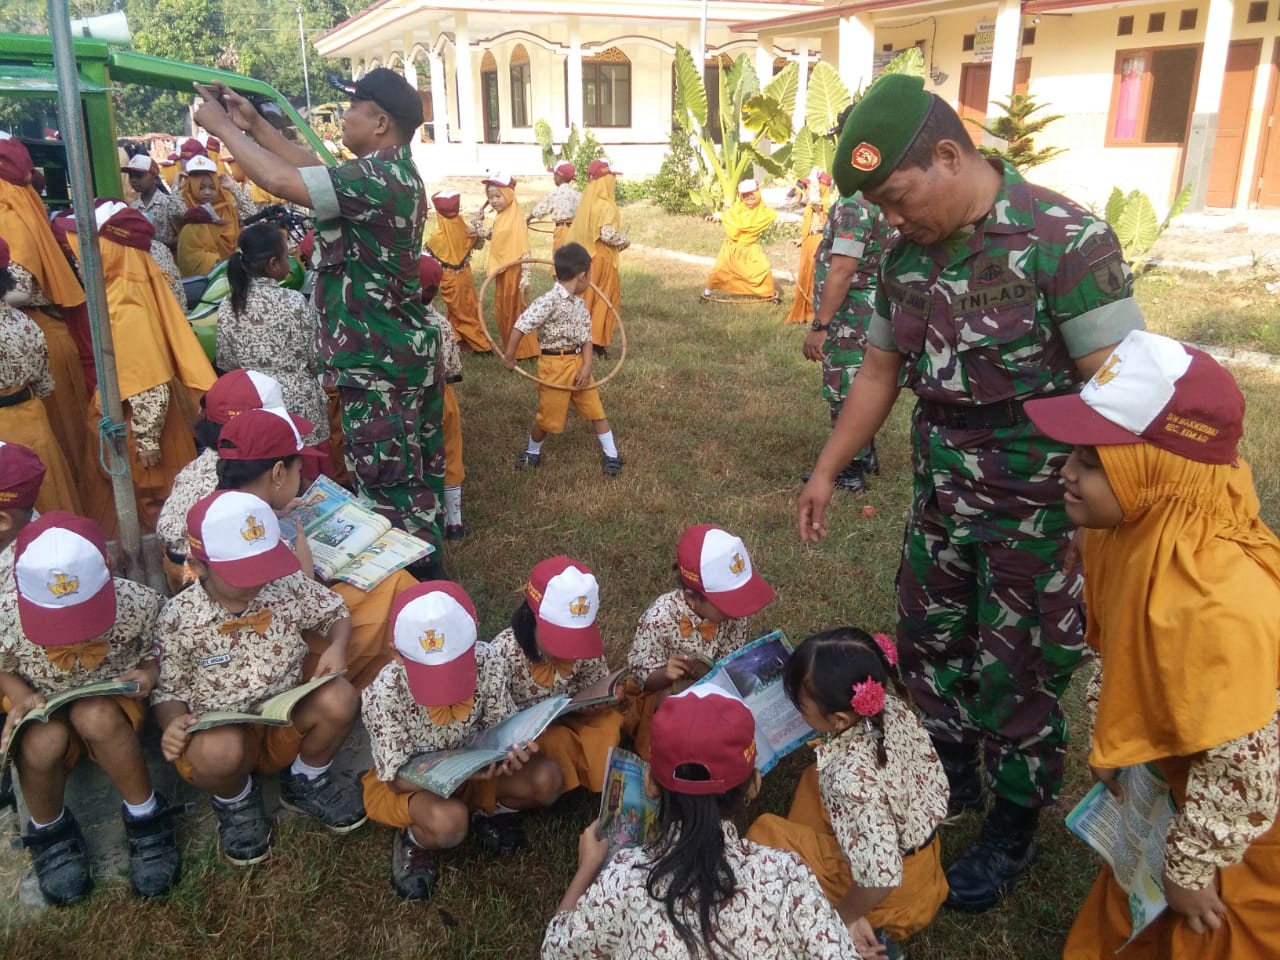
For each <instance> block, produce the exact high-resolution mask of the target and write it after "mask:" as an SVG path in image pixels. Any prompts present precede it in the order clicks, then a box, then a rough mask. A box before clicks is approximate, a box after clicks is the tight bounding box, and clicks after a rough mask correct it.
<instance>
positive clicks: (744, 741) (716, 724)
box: [649, 684, 757, 796]
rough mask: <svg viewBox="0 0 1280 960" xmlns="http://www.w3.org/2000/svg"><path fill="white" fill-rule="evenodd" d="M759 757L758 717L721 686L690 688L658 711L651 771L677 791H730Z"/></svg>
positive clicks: (652, 732) (664, 784)
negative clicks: (757, 744)
mask: <svg viewBox="0 0 1280 960" xmlns="http://www.w3.org/2000/svg"><path fill="white" fill-rule="evenodd" d="M756 753H757V750H756V721H755V717H753V716H752V715H751V711H750V710H748V709H747V705H746V704H745V703H743V701H742V698H741V697H738V696H735V695H734V694H732V693H729V692H728V691H727V690H724V689H722V688H720V687H717V686H714V685H712V684H702V685H699V686H693V687H690V688H689V689H688V690H685V691H684V692H683V693H677V694H673V695H672V696H670V697H667V698H666V699H665V700H663V701H662V703H661V704H659V705H658V709H657V710H656V711H654V714H653V727H652V730H651V732H650V741H649V768H650V770H651V772H652V774H653V779H654V780H656V781H658V783H660V784H661V785H662V786H664V787H666V788H667V789H668V790H670V791H672V792H673V793H691V794H696V795H700V796H705V795H707V794H717V793H724V792H726V791H728V790H732V789H733V788H734V787H736V786H739V785H741V784H742V783H745V782H746V780H747V778H748V777H750V776H751V774H752V772H753V771H754V770H755V768H756ZM681 768H684V769H683V770H682V769H681ZM690 774H697V776H690Z"/></svg>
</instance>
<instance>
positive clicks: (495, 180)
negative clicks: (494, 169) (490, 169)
mask: <svg viewBox="0 0 1280 960" xmlns="http://www.w3.org/2000/svg"><path fill="white" fill-rule="evenodd" d="M480 182H481V183H483V184H487V185H488V186H491V187H506V188H507V189H508V190H514V189H515V188H516V178H515V177H513V176H512V175H511V174H509V173H491V174H489V176H487V177H485V178H484V179H483V180H481V181H480Z"/></svg>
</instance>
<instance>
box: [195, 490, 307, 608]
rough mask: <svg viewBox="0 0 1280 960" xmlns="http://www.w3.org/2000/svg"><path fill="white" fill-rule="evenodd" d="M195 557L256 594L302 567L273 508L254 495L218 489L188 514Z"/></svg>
mask: <svg viewBox="0 0 1280 960" xmlns="http://www.w3.org/2000/svg"><path fill="white" fill-rule="evenodd" d="M187 539H188V540H189V541H190V543H191V552H190V556H191V557H192V558H193V559H196V560H200V561H202V562H204V563H206V564H208V566H209V569H210V570H212V571H213V572H214V574H216V575H217V576H218V577H220V578H221V579H223V580H225V581H226V582H227V583H229V584H231V586H233V587H236V588H238V589H243V590H247V589H251V588H253V587H260V586H262V585H263V584H267V583H270V582H271V581H272V580H279V579H280V578H281V577H287V576H289V574H291V573H297V572H298V571H299V570H300V569H301V567H300V566H299V565H298V558H297V557H296V556H294V554H293V551H292V550H290V549H289V545H288V544H287V543H285V542H284V541H283V540H282V539H281V538H280V522H279V521H278V520H277V519H276V514H275V511H274V510H272V509H271V505H270V504H269V503H267V502H266V501H265V500H263V499H261V498H260V497H255V496H254V495H253V494H252V493H244V492H243V491H240V490H219V491H217V492H216V493H211V494H210V495H209V496H207V497H205V498H204V499H203V500H200V501H197V503H196V505H195V506H194V507H192V508H191V509H190V510H189V511H187Z"/></svg>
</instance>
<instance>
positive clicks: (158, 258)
mask: <svg viewBox="0 0 1280 960" xmlns="http://www.w3.org/2000/svg"><path fill="white" fill-rule="evenodd" d="M151 259H152V260H154V261H155V262H156V266H157V267H159V268H160V272H161V273H163V274H164V279H165V282H166V283H168V284H169V289H170V290H172V291H173V299H175V300H177V301H178V307H179V308H180V309H181V310H182V312H183V313H186V312H187V291H186V290H184V289H183V287H182V274H181V273H179V272H178V261H176V260H174V259H173V251H172V250H170V249H169V248H168V247H166V246H165V245H164V244H163V243H161V242H160V241H159V240H152V241H151Z"/></svg>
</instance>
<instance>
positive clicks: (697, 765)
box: [542, 686, 859, 960]
mask: <svg viewBox="0 0 1280 960" xmlns="http://www.w3.org/2000/svg"><path fill="white" fill-rule="evenodd" d="M647 789H648V791H649V793H650V795H651V796H654V797H656V798H657V799H658V828H657V829H658V837H657V839H656V840H654V841H653V842H651V843H649V844H647V845H645V846H643V847H631V848H628V849H624V850H621V851H620V852H618V853H616V854H614V855H613V857H612V859H610V858H609V853H610V850H609V841H608V839H607V838H602V837H600V836H599V835H598V833H597V824H596V823H592V824H591V825H590V826H589V827H587V829H586V830H584V831H583V833H582V837H581V839H580V840H579V841H578V871H577V873H576V874H575V875H574V878H573V881H572V883H570V885H569V889H568V891H567V892H566V893H565V895H564V899H563V900H561V902H560V907H559V909H558V911H557V912H556V915H555V916H554V917H553V918H552V920H551V924H550V926H548V928H547V933H546V937H545V939H544V940H543V942H542V956H543V957H544V958H547V960H552V958H554V960H575V958H588V957H590V958H599V957H618V958H623V957H628V958H629V957H644V958H646V960H688V958H691V957H699V958H703V957H705V958H717V960H722V958H729V957H742V958H748V957H749V958H751V960H791V958H795V960H801V958H804V960H837V958H840V960H845V958H850V957H857V956H859V954H858V951H857V949H856V948H855V947H854V945H853V941H852V940H851V939H850V937H849V931H848V930H847V929H846V928H845V925H844V924H843V923H842V922H841V920H840V917H839V916H838V915H837V914H836V912H835V910H834V909H833V908H832V906H831V904H830V903H829V902H828V901H827V899H826V897H824V896H823V895H822V889H821V888H820V887H819V886H818V883H817V881H816V880H815V879H814V877H813V874H812V873H810V872H809V870H808V868H807V867H805V865H804V864H803V863H801V861H800V859H799V858H798V857H797V856H795V854H792V853H788V852H785V851H782V850H772V849H769V848H768V847H763V846H760V845H759V844H757V843H753V842H752V841H750V840H744V839H740V838H739V836H738V831H737V828H736V827H735V826H734V824H733V818H734V817H735V816H738V815H740V814H741V813H742V812H743V810H744V807H745V805H746V804H747V803H749V802H750V801H751V800H753V799H754V798H755V796H756V795H757V794H758V793H759V791H760V775H759V774H758V773H757V772H756V768H755V721H754V719H753V718H752V716H751V712H750V711H749V710H748V709H747V708H746V706H745V705H744V704H743V703H742V701H741V700H739V699H737V698H736V697H733V696H731V695H729V694H727V693H725V692H724V691H722V690H720V689H718V688H715V687H712V686H703V687H695V688H692V689H689V690H686V691H685V692H684V693H681V694H676V695H674V696H671V697H668V698H667V699H666V700H664V701H663V702H662V705H661V706H660V707H659V708H658V710H657V713H656V714H655V715H654V718H653V756H652V763H651V769H650V773H649V777H648V778H647Z"/></svg>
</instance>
